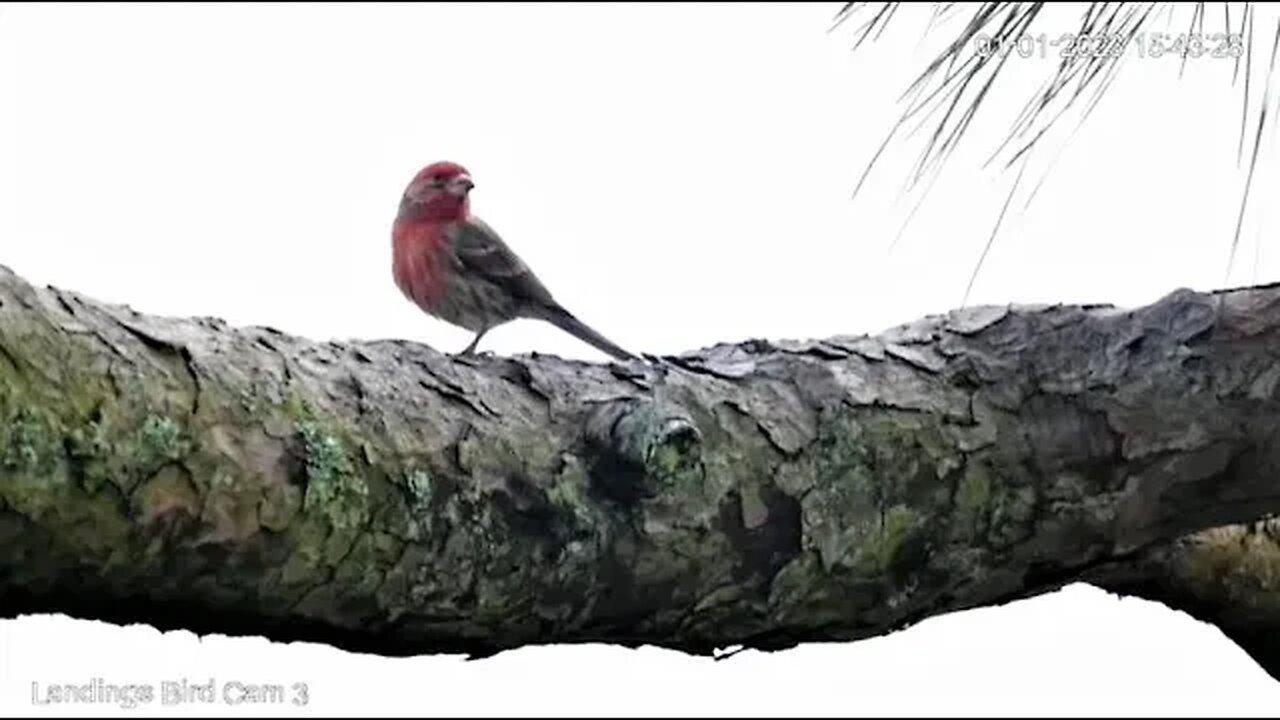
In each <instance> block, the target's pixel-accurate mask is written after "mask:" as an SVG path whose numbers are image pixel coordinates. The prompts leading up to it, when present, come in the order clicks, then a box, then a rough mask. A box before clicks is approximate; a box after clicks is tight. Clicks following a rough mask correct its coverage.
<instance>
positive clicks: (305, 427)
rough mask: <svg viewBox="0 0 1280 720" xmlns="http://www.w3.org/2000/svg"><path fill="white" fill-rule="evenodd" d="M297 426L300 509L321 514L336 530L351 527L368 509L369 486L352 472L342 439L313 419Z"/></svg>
mask: <svg viewBox="0 0 1280 720" xmlns="http://www.w3.org/2000/svg"><path fill="white" fill-rule="evenodd" d="M297 429H298V432H299V433H300V434H301V436H302V442H303V445H304V447H305V452H306V466H307V490H306V494H305V495H304V497H303V509H304V510H305V511H306V512H307V513H310V514H314V515H320V516H323V517H325V518H326V519H328V521H329V524H330V525H331V526H332V527H333V529H334V530H336V531H348V530H353V529H355V528H356V527H358V526H359V525H360V524H361V523H362V522H363V520H364V517H365V514H366V512H367V510H368V508H367V501H368V494H369V489H368V486H367V485H366V484H365V482H364V480H363V479H362V478H361V477H359V476H358V475H356V472H355V468H354V466H353V465H352V461H351V458H350V456H349V455H348V454H347V450H346V448H345V447H344V445H343V443H342V441H341V440H340V439H339V438H337V437H336V436H334V435H332V434H330V433H328V432H326V431H325V430H324V429H323V428H322V427H321V426H320V425H319V423H317V422H316V421H314V420H302V421H299V422H298V424H297Z"/></svg>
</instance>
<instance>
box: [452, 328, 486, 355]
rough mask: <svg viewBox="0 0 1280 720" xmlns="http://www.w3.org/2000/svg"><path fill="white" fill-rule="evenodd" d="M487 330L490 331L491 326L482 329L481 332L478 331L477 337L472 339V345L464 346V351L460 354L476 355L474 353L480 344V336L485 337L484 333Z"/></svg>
mask: <svg viewBox="0 0 1280 720" xmlns="http://www.w3.org/2000/svg"><path fill="white" fill-rule="evenodd" d="M487 332H489V328H485V329H483V330H481V331H480V332H478V333H476V338H475V339H474V340H472V341H471V344H470V345H468V346H467V347H466V348H464V349H463V351H462V352H461V353H458V354H459V355H474V354H475V352H476V346H477V345H479V344H480V338H482V337H484V334H485V333H487Z"/></svg>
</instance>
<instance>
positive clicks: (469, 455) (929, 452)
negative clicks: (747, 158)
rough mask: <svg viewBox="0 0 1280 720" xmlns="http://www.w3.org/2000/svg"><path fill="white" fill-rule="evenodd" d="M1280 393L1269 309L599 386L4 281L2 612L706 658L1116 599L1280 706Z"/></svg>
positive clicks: (917, 332)
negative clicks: (1210, 630) (1202, 621)
mask: <svg viewBox="0 0 1280 720" xmlns="http://www.w3.org/2000/svg"><path fill="white" fill-rule="evenodd" d="M1278 383H1280V288H1274V287H1266V288H1249V289H1238V290H1231V291H1222V292H1218V293H1214V294H1201V293H1195V292H1191V291H1188V290H1180V291H1177V292H1174V293H1172V294H1170V295H1168V296H1167V297H1165V298H1163V299H1161V300H1159V301H1158V302H1156V303H1154V304H1152V305H1150V306H1148V307H1144V308H1141V309H1136V310H1121V309H1116V308H1113V307H1110V306H1085V307H1081V306H1065V305H1055V306H1038V307H1018V306H1013V307H982V308H973V309H967V310H962V311H956V312H952V313H948V314H946V315H939V316H931V317H928V318H925V319H923V320H920V321H918V322H915V323H911V324H908V325H904V326H901V327H898V328H893V329H891V330H889V331H886V332H884V333H882V334H880V335H878V336H859V337H834V338H829V339H826V340H821V341H810V342H803V343H801V342H765V341H753V342H747V343H742V344H738V345H725V344H722V345H717V346H715V347H712V348H709V349H704V350H701V351H697V352H691V353H686V354H684V355H680V356H674V357H662V358H658V357H647V358H646V359H645V360H644V361H637V362H633V363H628V364H617V363H613V364H590V363H581V362H571V361H568V360H563V359H558V358H555V357H548V356H530V357H516V358H501V357H490V356H480V357H475V358H461V357H450V356H447V355H443V354H441V353H438V352H436V351H433V350H431V349H430V348H427V347H424V346H422V345H418V344H414V343H409V342H402V341H376V342H350V343H338V342H326V343H320V342H311V341H307V340H304V339H301V338H296V337H290V336H288V335H285V334H282V333H280V332H278V331H275V330H272V329H269V328H232V327H229V326H227V325H226V324H225V323H223V322H221V321H218V320H214V319H178V318H164V317H157V316H147V315H142V314H139V313H136V312H134V311H132V310H130V309H129V308H127V307H124V306H116V305H107V304H104V303H100V302H98V301H95V300H92V299H88V298H85V297H82V296H80V295H78V294H75V293H72V292H68V291H62V290H58V289H53V288H35V287H32V286H31V285H29V284H28V283H26V282H24V281H23V280H21V279H20V278H19V277H17V276H16V275H14V274H13V273H12V272H11V271H9V270H8V269H4V268H2V267H0V603H2V604H3V612H4V614H5V616H7V617H12V616H14V615H16V614H17V613H20V612H64V613H68V614H71V615H73V616H78V617H87V618H95V619H102V620H107V621H113V622H121V623H124V622H145V623H148V624H151V625H154V626H156V627H159V628H165V629H168V628H177V627H181V628H185V629H189V630H192V631H195V632H220V633H224V634H229V635H242V634H254V635H262V636H265V637H268V638H271V639H275V640H295V639H302V640H310V641H318V642H326V643H330V644H332V645H335V646H338V647H343V648H347V649H352V650H358V651H365V652H376V653H381V654H386V655H403V654H416V653H431V652H466V653H470V654H473V655H478V656H482V655H487V654H491V653H493V652H497V651H500V650H503V649H510V648H516V647H520V646H523V645H529V644H545V643H574V642H607V643H614V644H621V645H627V646H636V645H640V644H650V645H656V646H662V647H666V648H673V649H679V650H683V651H686V652H690V653H700V654H703V653H711V652H713V651H714V650H716V649H718V648H726V647H730V646H742V647H750V648H759V649H782V648H786V647H791V646H793V645H795V644H797V643H800V642H809V641H847V640H854V639H858V638H865V637H868V636H873V635H878V634H882V633H885V632H888V631H891V630H894V629H897V628H901V627H905V626H907V625H910V624H912V623H914V622H917V621H919V620H921V619H923V618H925V617H928V616H931V615H936V614H939V613H944V612H950V611H954V610H959V609H963V608H971V607H977V606H982V605H991V604H998V603H1003V602H1007V601H1010V600H1014V599H1018V598H1025V597H1030V596H1033V595H1037V594H1039V593H1043V592H1047V591H1051V590H1053V589H1056V588H1058V587H1060V586H1062V585H1064V584H1066V583H1070V582H1073V581H1088V582H1095V583H1097V584H1099V585H1101V586H1103V587H1108V588H1111V589H1113V590H1116V591H1119V592H1127V593H1135V594H1139V595H1144V596H1147V597H1152V598H1155V599H1160V600H1162V601H1164V602H1168V603H1170V604H1172V605H1174V606H1175V607H1183V608H1185V609H1187V610H1188V611H1189V612H1193V614H1196V615H1197V616H1198V617H1204V618H1206V619H1208V620H1211V621H1213V622H1217V623H1219V624H1220V626H1221V627H1223V629H1224V630H1225V631H1227V632H1228V633H1229V634H1230V635H1231V636H1232V637H1233V638H1235V639H1236V641H1237V642H1240V643H1241V645H1242V646H1243V647H1245V648H1246V649H1247V650H1248V651H1249V652H1251V653H1252V654H1253V656H1254V657H1255V658H1257V659H1258V660H1259V662H1261V663H1263V664H1264V665H1266V666H1267V668H1268V670H1269V671H1271V672H1272V673H1273V674H1274V673H1275V672H1276V671H1277V655H1276V653H1275V648H1276V647H1277V646H1276V644H1275V641H1274V640H1272V638H1275V637H1276V633H1275V632H1273V631H1274V630H1275V629H1276V628H1277V625H1278V623H1277V617H1280V613H1278V608H1280V603H1277V600H1276V598H1277V595H1276V593H1275V592H1274V588H1275V587H1276V584H1277V583H1278V582H1280V563H1278V562H1277V558H1280V550H1278V549H1277V547H1278V546H1277V544H1276V541H1275V538H1276V536H1277V535H1280V532H1273V531H1272V530H1270V529H1269V528H1271V527H1272V526H1270V525H1266V526H1265V527H1261V528H1258V529H1256V531H1251V530H1250V527H1251V526H1248V525H1247V524H1248V523H1251V522H1253V521H1256V520H1259V519H1260V518H1263V517H1265V516H1267V515H1269V514H1271V513H1274V512H1277V511H1280V481H1278V480H1277V472H1276V470H1277V467H1278V466H1280V444H1277V428H1280V392H1278V391H1277V385H1278ZM1224 526H1227V527H1224ZM1232 526H1234V527H1232Z"/></svg>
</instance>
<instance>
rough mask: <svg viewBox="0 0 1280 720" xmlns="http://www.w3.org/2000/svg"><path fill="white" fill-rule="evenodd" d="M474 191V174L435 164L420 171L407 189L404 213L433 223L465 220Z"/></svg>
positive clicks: (458, 167) (451, 165)
mask: <svg viewBox="0 0 1280 720" xmlns="http://www.w3.org/2000/svg"><path fill="white" fill-rule="evenodd" d="M473 187H475V183H474V182H472V181H471V173H469V172H467V169H466V168H464V167H462V166H461V165H459V164H458V163H455V162H449V161H447V160H442V161H440V162H434V163H431V164H430V165H428V166H426V167H424V168H422V169H421V170H419V171H418V174H417V175H414V176H413V180H411V181H410V182H409V185H408V187H406V188H405V190H404V197H402V198H401V200H400V212H401V213H402V214H404V213H406V212H407V213H411V214H413V215H416V216H419V217H431V218H433V219H452V218H455V217H463V216H465V215H466V214H467V209H468V207H467V203H468V196H469V195H470V193H471V188H473Z"/></svg>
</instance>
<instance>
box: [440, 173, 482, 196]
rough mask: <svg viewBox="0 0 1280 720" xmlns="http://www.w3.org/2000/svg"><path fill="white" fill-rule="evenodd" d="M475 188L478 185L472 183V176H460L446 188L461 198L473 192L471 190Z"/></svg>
mask: <svg viewBox="0 0 1280 720" xmlns="http://www.w3.org/2000/svg"><path fill="white" fill-rule="evenodd" d="M475 186H476V184H475V183H473V182H471V176H470V175H459V176H458V177H456V178H454V179H452V180H450V181H449V182H448V184H447V185H445V188H446V189H447V190H448V191H449V192H451V193H453V194H454V195H457V196H459V197H461V196H463V195H466V194H467V193H469V192H471V188H473V187H475Z"/></svg>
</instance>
